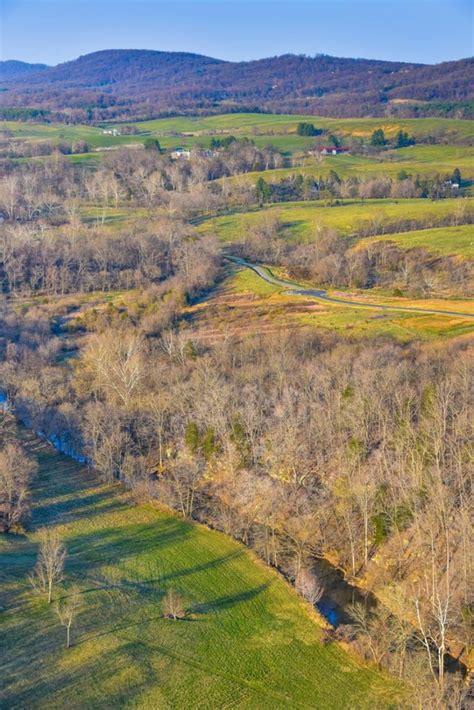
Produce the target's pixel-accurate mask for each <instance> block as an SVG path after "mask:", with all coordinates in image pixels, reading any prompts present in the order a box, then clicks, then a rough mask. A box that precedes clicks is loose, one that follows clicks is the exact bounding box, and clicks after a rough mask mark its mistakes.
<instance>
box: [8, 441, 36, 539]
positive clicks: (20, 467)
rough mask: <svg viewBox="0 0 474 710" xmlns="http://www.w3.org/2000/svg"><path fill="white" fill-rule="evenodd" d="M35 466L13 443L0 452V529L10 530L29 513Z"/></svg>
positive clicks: (19, 447)
mask: <svg viewBox="0 0 474 710" xmlns="http://www.w3.org/2000/svg"><path fill="white" fill-rule="evenodd" d="M36 470H37V464H36V462H35V461H34V460H33V459H32V458H30V457H29V456H28V455H27V454H26V453H25V451H24V450H23V449H22V448H21V446H19V445H18V444H17V443H15V442H9V443H7V444H6V445H5V446H4V447H3V449H1V450H0V529H3V530H4V531H8V530H10V529H11V528H12V527H13V526H15V525H18V523H20V522H21V521H22V520H23V519H24V517H25V516H26V515H27V513H28V511H29V483H30V481H31V478H32V476H33V475H34V474H35V473H36Z"/></svg>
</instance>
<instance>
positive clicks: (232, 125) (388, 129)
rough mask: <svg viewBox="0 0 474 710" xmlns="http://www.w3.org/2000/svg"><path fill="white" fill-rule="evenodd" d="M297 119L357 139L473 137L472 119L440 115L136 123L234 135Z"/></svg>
mask: <svg viewBox="0 0 474 710" xmlns="http://www.w3.org/2000/svg"><path fill="white" fill-rule="evenodd" d="M300 121H310V122H311V123H314V125H315V126H317V127H318V128H322V129H324V130H327V131H329V132H335V133H339V134H341V135H346V136H348V135H353V136H357V137H361V138H365V137H367V136H370V135H371V133H372V132H373V131H374V130H375V129H376V128H382V129H383V130H384V131H385V133H386V135H387V136H389V137H391V136H394V135H395V134H396V133H397V132H398V131H399V130H404V131H408V132H409V133H410V134H411V135H414V136H420V135H428V134H433V135H436V136H444V137H445V138H446V139H449V138H451V139H459V140H462V141H470V140H472V139H474V121H463V120H458V119H443V118H421V119H386V118H360V119H353V118H345V119H340V118H323V117H320V116H297V115H290V114H260V113H255V114H252V113H240V114H239V113H232V114H222V115H218V116H207V117H202V118H201V117H198V118H193V117H177V118H163V119H157V120H154V121H143V122H140V123H136V124H134V125H136V126H137V127H139V128H140V129H141V130H146V131H151V132H153V133H156V134H157V135H167V134H171V133H184V134H186V133H187V134H191V135H194V136H196V135H199V134H201V135H205V134H212V133H223V134H225V133H234V134H235V135H248V136H258V135H261V136H262V135H263V136H271V135H285V134H295V133H296V128H297V125H298V123H299V122H300Z"/></svg>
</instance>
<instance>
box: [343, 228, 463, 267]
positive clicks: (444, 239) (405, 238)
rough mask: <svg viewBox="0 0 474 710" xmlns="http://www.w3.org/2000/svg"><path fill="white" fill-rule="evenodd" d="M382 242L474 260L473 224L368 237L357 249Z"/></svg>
mask: <svg viewBox="0 0 474 710" xmlns="http://www.w3.org/2000/svg"><path fill="white" fill-rule="evenodd" d="M380 241H391V242H395V244H398V246H400V247H402V248H403V249H413V248H414V247H423V248H425V249H427V250H428V251H430V252H434V253H436V254H459V255H460V256H462V257H464V258H466V259H474V225H472V224H464V225H460V226H457V227H438V228H437V229H418V230H415V231H413V232H400V233H399V234H384V235H382V236H376V237H368V238H366V239H361V240H360V241H359V242H358V243H357V246H356V247H355V249H362V248H363V247H366V246H368V245H369V244H373V243H374V242H380Z"/></svg>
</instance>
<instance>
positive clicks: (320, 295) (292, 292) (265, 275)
mask: <svg viewBox="0 0 474 710" xmlns="http://www.w3.org/2000/svg"><path fill="white" fill-rule="evenodd" d="M225 258H226V259H228V261H232V262H233V263H234V264H238V265H239V266H245V267H246V268H247V269H252V271H254V272H255V273H256V274H257V275H258V276H260V278H261V279H263V280H264V281H266V282H267V283H269V284H273V285H274V286H282V287H283V288H285V289H286V291H285V293H286V294H288V295H289V296H306V297H309V298H316V299H318V300H320V301H328V302H329V303H336V304H342V305H344V306H353V307H355V308H372V309H374V308H375V309H380V310H382V311H409V312H412V313H428V314H436V315H441V316H455V317H457V318H474V313H461V312H459V311H441V310H436V309H434V308H416V307H410V306H386V305H383V304H379V303H361V302H360V301H352V300H351V299H345V298H336V297H335V296H328V293H327V291H323V290H320V289H316V288H303V287H302V286H300V285H299V284H297V283H295V282H292V281H285V280H284V279H279V278H277V277H276V276H273V274H272V272H271V271H270V269H268V268H267V267H265V266H260V265H259V264H252V263H251V262H250V261H246V260H245V259H242V258H241V257H240V256H226V257H225Z"/></svg>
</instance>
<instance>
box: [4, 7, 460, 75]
mask: <svg viewBox="0 0 474 710" xmlns="http://www.w3.org/2000/svg"><path fill="white" fill-rule="evenodd" d="M472 8H473V3H472V1H471V0H0V58H1V59H22V60H24V61H29V62H46V63H48V64H56V63H58V62H62V61H66V60H68V59H73V58H75V57H77V56H79V55H80V54H87V53H88V52H93V51H95V50H98V49H111V48H114V49H116V48H146V49H161V50H175V51H178V50H179V51H191V52H198V53H200V54H207V55H209V56H213V57H219V58H222V59H230V60H240V59H256V58H260V57H266V56H273V55H275V54H284V53H286V52H294V53H303V54H310V55H314V54H317V53H324V54H332V55H335V56H343V57H368V58H377V59H391V60H405V61H419V62H427V63H433V62H439V61H445V60H449V59H459V58H461V57H466V56H471V55H472V54H473V9H472Z"/></svg>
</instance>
